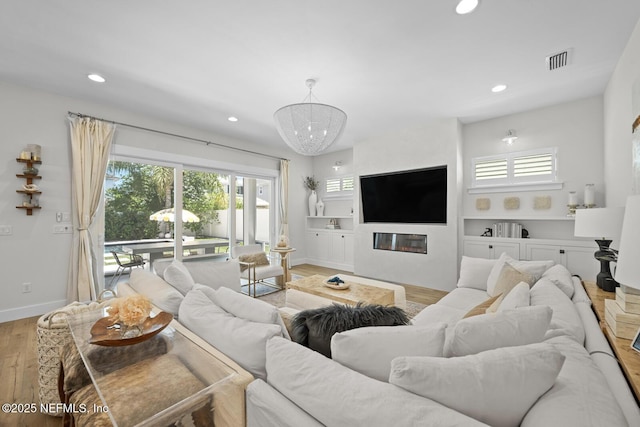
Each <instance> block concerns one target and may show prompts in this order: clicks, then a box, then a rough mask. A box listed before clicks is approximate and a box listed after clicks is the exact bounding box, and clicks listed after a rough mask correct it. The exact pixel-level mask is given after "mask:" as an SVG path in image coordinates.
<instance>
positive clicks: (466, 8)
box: [456, 0, 478, 15]
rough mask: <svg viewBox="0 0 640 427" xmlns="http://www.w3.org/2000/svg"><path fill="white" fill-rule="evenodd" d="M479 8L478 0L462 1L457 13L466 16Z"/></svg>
mask: <svg viewBox="0 0 640 427" xmlns="http://www.w3.org/2000/svg"><path fill="white" fill-rule="evenodd" d="M476 7H478V0H460V3H458V5H457V6H456V13H457V14H458V15H464V14H466V13H469V12H473V10H474V9H475V8H476Z"/></svg>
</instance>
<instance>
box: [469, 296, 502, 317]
mask: <svg viewBox="0 0 640 427" xmlns="http://www.w3.org/2000/svg"><path fill="white" fill-rule="evenodd" d="M498 298H502V294H498V295H496V296H493V297H490V298H489V299H487V300H484V301H482V302H481V303H480V304H478V305H476V306H475V307H473V308H472V309H471V310H469V312H468V313H467V314H465V315H464V318H467V317H473V316H477V315H479V314H486V313H487V309H488V308H489V307H491V305H493V303H494V302H496V301H497V300H498Z"/></svg>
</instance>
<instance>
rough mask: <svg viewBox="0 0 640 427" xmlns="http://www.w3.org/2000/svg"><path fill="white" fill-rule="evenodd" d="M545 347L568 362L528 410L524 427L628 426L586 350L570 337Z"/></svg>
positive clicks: (555, 339)
mask: <svg viewBox="0 0 640 427" xmlns="http://www.w3.org/2000/svg"><path fill="white" fill-rule="evenodd" d="M546 343H548V344H552V345H553V346H554V347H555V348H556V349H557V350H558V351H559V352H560V353H562V354H563V355H564V356H565V357H566V359H565V362H564V365H563V366H562V370H561V371H560V373H559V375H558V378H557V379H556V381H555V384H554V385H553V387H552V388H551V389H550V390H549V391H548V392H547V393H545V394H544V395H543V396H542V397H540V399H538V402H537V403H536V404H535V405H534V406H533V407H532V408H531V409H530V410H529V412H528V413H527V415H526V416H525V417H524V419H523V420H522V424H521V427H539V426H544V427H566V426H580V427H600V426H607V427H622V426H627V425H628V424H627V421H626V419H625V417H624V414H623V412H622V410H621V409H620V406H619V405H618V403H617V402H616V399H615V397H614V396H613V394H612V393H611V390H610V389H609V387H608V385H607V379H606V378H605V376H604V374H603V373H602V371H600V369H598V367H597V366H596V364H595V362H594V361H593V360H592V358H591V356H589V353H588V352H587V351H586V350H585V348H584V347H582V346H581V345H580V344H578V343H576V342H575V341H574V340H572V339H571V338H569V337H567V336H561V337H556V338H552V339H550V340H547V341H546ZM605 357H608V356H605Z"/></svg>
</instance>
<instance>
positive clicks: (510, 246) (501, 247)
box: [491, 241, 520, 259]
mask: <svg viewBox="0 0 640 427" xmlns="http://www.w3.org/2000/svg"><path fill="white" fill-rule="evenodd" d="M491 246H493V255H492V256H491V258H494V259H496V258H499V257H500V255H502V252H506V253H507V255H509V256H510V257H511V258H513V259H520V243H517V242H503V241H498V242H493V243H492V244H491Z"/></svg>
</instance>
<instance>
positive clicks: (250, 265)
mask: <svg viewBox="0 0 640 427" xmlns="http://www.w3.org/2000/svg"><path fill="white" fill-rule="evenodd" d="M231 258H237V259H238V261H239V263H240V270H241V271H240V277H241V278H242V279H245V280H246V281H247V283H248V288H247V294H248V295H249V296H251V286H252V285H253V297H254V298H255V297H256V285H257V284H258V283H259V282H260V283H262V284H264V285H266V286H271V287H275V288H278V289H280V287H279V286H277V285H275V286H274V285H272V284H269V283H266V282H264V279H268V278H271V277H279V276H283V275H284V270H283V268H282V266H281V265H280V264H279V263H278V262H276V260H274V259H273V258H272V260H269V257H267V254H266V253H265V252H264V250H263V249H262V245H261V244H254V245H245V246H233V247H232V248H231Z"/></svg>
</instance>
